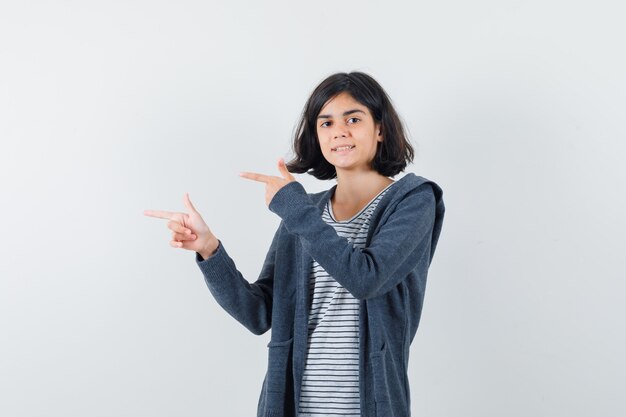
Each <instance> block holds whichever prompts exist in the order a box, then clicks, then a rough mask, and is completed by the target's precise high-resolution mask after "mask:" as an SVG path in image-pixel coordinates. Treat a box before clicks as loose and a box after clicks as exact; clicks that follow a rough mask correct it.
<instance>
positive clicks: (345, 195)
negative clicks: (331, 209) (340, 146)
mask: <svg viewBox="0 0 626 417" xmlns="http://www.w3.org/2000/svg"><path fill="white" fill-rule="evenodd" d="M392 182H393V180H392V179H390V178H388V177H385V176H384V175H381V174H379V173H378V172H376V171H360V172H355V171H340V170H338V171H337V188H336V189H335V193H334V195H333V203H337V204H343V205H353V204H360V203H362V202H363V201H365V200H370V199H371V198H372V197H373V196H374V195H376V194H378V193H379V192H380V191H382V190H383V189H384V188H385V187H386V186H388V185H389V184H391V183H392Z"/></svg>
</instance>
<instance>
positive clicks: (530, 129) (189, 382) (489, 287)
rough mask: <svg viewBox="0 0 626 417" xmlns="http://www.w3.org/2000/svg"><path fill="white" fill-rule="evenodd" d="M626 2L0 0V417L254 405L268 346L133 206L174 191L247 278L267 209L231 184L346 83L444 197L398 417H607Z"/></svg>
mask: <svg viewBox="0 0 626 417" xmlns="http://www.w3.org/2000/svg"><path fill="white" fill-rule="evenodd" d="M624 12H625V6H623V3H622V2H620V1H602V0H600V1H593V2H592V1H576V0H574V1H571V0H570V1H566V0H535V1H507V0H505V1H502V0H497V1H496V0H493V1H489V0H478V1H472V2H467V1H461V0H448V1H417V2H408V1H407V2H394V1H385V2H368V1H363V0H360V1H316V2H300V1H247V2H244V1H219V2H218V1H177V2H173V1H172V2H165V1H154V0H153V1H123V2H122V1H119V2H118V1H112V2H111V1H107V2H105V1H101V2H90V1H54V2H52V1H48V2H44V1H40V2H37V1H12V2H11V1H2V3H0V140H1V148H0V185H1V187H0V198H1V204H0V211H1V212H0V218H1V219H2V238H1V239H0V257H1V258H0V259H1V261H0V277H1V278H0V415H2V416H7V417H35V416H46V417H57V416H59V417H61V416H63V417H70V416H80V417H83V416H93V417H100V416H155V417H157V416H174V415H177V416H178V415H180V416H189V417H193V416H252V415H255V413H256V405H257V401H258V395H259V392H260V389H261V383H262V380H263V375H264V373H265V369H266V365H267V348H266V344H267V342H268V340H269V336H270V334H269V332H268V333H266V334H265V335H262V336H254V335H252V334H251V333H249V332H248V331H247V330H246V329H245V328H243V326H241V325H240V324H239V323H237V322H236V321H235V320H233V319H232V318H231V317H230V316H228V315H227V314H226V313H225V312H224V311H223V310H222V309H221V308H220V307H219V306H218V305H217V303H216V302H215V300H214V299H213V298H212V297H211V295H210V293H209V291H208V289H207V287H206V285H205V283H204V280H203V277H202V274H201V272H200V270H199V268H198V267H197V266H196V264H195V261H194V253H193V252H189V251H185V250H181V249H174V248H172V247H170V246H169V243H168V242H169V240H170V233H169V230H168V229H167V227H166V221H164V220H159V219H153V218H148V217H145V216H143V210H145V209H162V210H172V211H181V210H184V205H183V194H184V193H185V192H189V193H190V196H191V199H192V201H193V202H194V203H195V205H196V207H197V209H198V210H199V211H200V212H201V213H202V215H203V217H204V219H205V220H206V221H207V223H208V224H209V226H210V227H211V229H212V230H213V232H214V233H215V234H216V235H217V236H218V237H219V238H220V239H221V240H222V241H223V243H224V245H225V247H227V248H228V251H229V253H230V255H231V256H232V257H233V259H234V260H235V262H236V264H237V267H238V269H239V270H240V271H241V272H242V273H243V274H244V276H245V277H246V278H247V279H248V280H249V281H254V280H255V279H256V277H257V276H258V273H259V272H260V267H261V265H262V262H263V259H264V257H265V254H266V250H267V248H268V247H269V243H270V241H271V238H272V236H273V233H274V230H275V228H276V227H277V226H278V223H279V220H280V219H279V218H278V217H277V216H276V215H274V214H273V213H272V212H270V211H269V210H268V209H267V207H266V205H265V201H264V188H263V185H261V184H257V183H254V182H251V181H247V180H244V179H241V178H239V177H238V175H237V174H238V172H239V171H257V172H263V173H268V174H277V169H276V161H277V160H278V158H280V157H285V158H289V157H290V156H291V155H292V154H291V137H292V133H293V131H294V127H295V124H296V122H297V120H298V117H299V116H300V114H301V111H302V108H303V105H304V102H305V100H306V98H307V97H308V95H309V94H310V93H311V91H312V90H313V88H314V87H315V86H316V85H317V84H318V83H319V82H320V81H321V80H323V79H324V78H325V77H326V76H328V75H330V74H332V73H334V72H339V71H352V70H359V71H364V72H367V73H369V74H371V75H372V76H374V77H375V78H376V79H377V80H378V81H379V82H380V83H381V84H382V85H383V87H384V88H385V89H386V90H387V92H388V94H389V95H390V96H391V98H392V100H393V102H394V104H395V106H396V108H397V109H398V111H399V113H400V115H401V117H402V118H403V120H404V122H405V123H406V126H407V128H408V131H409V133H410V137H411V140H412V142H413V144H414V145H415V149H416V158H415V163H414V164H413V165H411V166H410V167H409V168H408V169H407V171H406V172H414V173H416V174H417V175H422V176H424V177H426V178H429V179H431V180H433V181H435V182H436V183H437V184H439V185H440V186H441V187H442V189H443V190H444V201H445V204H446V208H447V211H446V218H445V222H444V225H443V231H442V234H441V238H440V241H439V245H438V248H437V252H436V254H435V258H434V260H433V263H432V266H431V269H430V275H429V281H428V287H427V292H426V300H425V304H424V310H423V315H422V322H421V325H420V328H419V330H418V334H417V337H416V338H415V340H414V342H413V345H412V347H411V358H410V369H409V376H410V383H411V394H412V412H413V414H414V415H415V416H424V417H456V416H459V417H485V416H510V417H516V416H520V417H521V416H556V415H563V416H565V415H566V416H570V417H573V416H623V415H625V414H626V406H625V403H624V402H623V401H622V400H621V399H620V395H621V394H623V390H624V386H625V385H626V377H625V375H626V366H625V365H626V361H625V359H624V356H623V353H624V351H625V349H626V340H625V338H626V337H625V332H624V329H625V328H626V311H625V308H624V305H623V304H624V299H625V297H624V293H625V292H626V284H625V283H624V278H626V273H625V272H626V268H625V265H624V264H625V263H624V258H625V256H624V253H623V252H624V249H625V248H626V245H625V243H626V242H625V238H624V236H625V234H626V222H625V220H624V212H625V209H626V204H625V200H626V197H625V192H624V188H625V187H624V184H625V182H626V170H625V168H624V163H623V161H624V157H625V156H626V144H625V142H624V141H625V139H626V127H625V125H624V115H625V114H626V112H625V111H626V105H625V103H626V75H625V74H626V59H625V55H624V53H623V51H622V50H623V43H624V39H626V29H625V26H624V22H623V16H624ZM401 176H402V174H401V175H399V176H398V177H396V179H398V178H400V177H401ZM297 178H298V181H301V182H302V184H303V185H304V186H305V188H306V189H307V191H309V192H317V191H321V190H325V189H328V188H330V187H331V186H332V185H333V184H334V182H333V181H326V182H323V181H317V180H316V179H315V178H313V177H311V176H308V175H299V176H298V177H297Z"/></svg>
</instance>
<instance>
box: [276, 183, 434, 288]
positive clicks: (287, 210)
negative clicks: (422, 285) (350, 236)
mask: <svg viewBox="0 0 626 417" xmlns="http://www.w3.org/2000/svg"><path fill="white" fill-rule="evenodd" d="M435 204H436V202H435V195H434V192H433V189H432V187H431V186H430V185H429V184H428V183H424V184H422V185H420V186H419V187H417V188H416V189H414V190H412V191H411V192H409V193H408V194H407V195H406V196H404V197H403V199H402V200H401V201H400V202H399V203H398V204H397V206H396V207H395V208H394V212H393V213H392V214H391V216H390V217H389V218H388V220H387V221H386V222H385V224H384V225H382V227H381V228H380V230H379V231H378V233H377V234H376V235H374V236H373V238H372V240H371V242H370V245H369V246H368V247H366V248H355V247H354V246H353V245H352V244H351V243H349V242H348V241H347V239H345V238H343V237H340V236H339V235H337V232H336V231H335V229H334V228H333V227H332V226H330V225H329V224H326V222H324V220H322V218H321V216H320V213H319V209H318V208H317V207H316V206H315V205H314V204H313V203H312V202H311V200H310V198H309V196H308V195H307V193H306V191H305V190H304V188H303V187H302V185H301V184H300V183H298V182H291V183H289V184H287V185H285V186H284V187H283V188H281V189H280V190H279V191H278V192H277V193H276V195H275V196H274V198H273V199H272V201H271V203H270V206H269V208H270V210H271V211H273V212H275V213H276V214H278V215H279V216H280V217H281V218H282V219H283V222H284V224H285V228H286V229H287V230H288V231H289V232H290V233H294V234H296V235H298V236H299V237H300V239H301V242H302V245H303V247H304V248H305V250H306V251H307V252H308V253H309V254H310V255H311V256H312V257H313V258H314V259H315V260H316V261H317V262H318V263H319V264H320V265H321V266H322V267H323V268H324V269H325V270H326V271H327V272H328V273H329V274H330V275H331V276H332V277H333V278H334V279H335V280H336V281H337V282H339V283H340V284H341V285H342V286H343V287H344V288H346V289H347V290H348V291H349V292H350V293H351V294H352V295H353V296H354V297H355V298H357V299H367V298H371V297H376V296H378V295H381V294H384V293H385V292H387V291H389V290H390V289H391V288H393V287H395V286H396V285H397V284H398V283H399V282H400V281H402V280H403V279H404V278H406V276H407V275H408V274H409V272H410V271H412V270H413V269H415V267H416V266H417V265H418V263H420V262H426V266H428V265H429V263H430V257H431V240H432V232H433V227H434V223H435V208H436V207H435Z"/></svg>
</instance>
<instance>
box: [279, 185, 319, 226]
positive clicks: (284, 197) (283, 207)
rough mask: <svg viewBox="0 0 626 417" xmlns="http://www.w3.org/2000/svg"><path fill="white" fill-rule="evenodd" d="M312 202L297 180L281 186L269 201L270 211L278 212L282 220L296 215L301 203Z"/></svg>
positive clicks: (301, 205)
mask: <svg viewBox="0 0 626 417" xmlns="http://www.w3.org/2000/svg"><path fill="white" fill-rule="evenodd" d="M307 204H313V203H312V202H311V198H310V197H309V195H308V194H307V192H306V190H305V189H304V187H303V186H302V184H300V183H299V182H298V181H292V182H290V183H288V184H287V185H285V186H283V187H282V188H281V189H280V190H278V192H277V193H276V194H274V197H273V198H272V201H270V204H269V206H268V207H269V209H270V211H272V212H274V213H276V214H278V215H279V216H280V217H281V218H282V219H283V220H288V219H289V217H292V216H296V217H297V215H298V211H299V210H300V209H302V207H303V205H307Z"/></svg>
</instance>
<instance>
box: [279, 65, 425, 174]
mask: <svg viewBox="0 0 626 417" xmlns="http://www.w3.org/2000/svg"><path fill="white" fill-rule="evenodd" d="M342 92H346V93H348V94H350V95H351V96H352V97H353V98H354V99H355V100H356V101H358V102H359V103H361V104H362V105H364V106H365V107H367V108H368V109H369V111H370V113H372V116H373V118H374V120H375V122H376V123H380V124H381V131H382V135H383V140H382V142H379V143H378V145H377V149H376V156H375V157H374V160H373V161H372V168H373V169H374V170H376V171H378V172H379V173H380V174H382V175H384V176H387V177H393V176H395V175H396V174H398V173H400V172H402V171H404V169H405V168H406V166H407V164H408V163H410V162H412V161H413V155H414V152H413V147H412V146H411V144H410V143H409V141H408V139H407V137H406V135H405V133H404V128H403V126H402V122H401V121H400V118H399V117H398V113H396V110H395V109H394V108H393V105H392V104H391V100H390V99H389V96H387V93H386V92H385V90H383V88H382V87H381V86H380V84H378V82H376V80H374V79H373V78H372V77H370V76H369V75H367V74H364V73H362V72H351V73H345V72H341V73H337V74H333V75H331V76H329V77H328V78H326V79H325V80H324V81H322V82H321V83H320V84H319V85H318V86H317V87H316V88H315V90H314V91H313V93H312V94H311V96H310V97H309V99H308V100H307V102H306V104H305V105H304V110H303V112H302V117H301V119H300V122H299V123H298V127H297V129H296V131H295V135H294V141H293V151H294V153H295V155H296V156H295V157H294V159H292V160H291V161H289V162H287V163H286V166H287V169H288V170H289V171H290V172H294V173H298V174H301V173H303V172H306V173H308V174H311V175H313V176H315V177H316V178H317V179H320V180H329V179H332V178H336V177H337V171H336V170H335V167H334V166H333V165H332V164H330V163H329V162H328V161H326V159H325V158H324V155H322V150H321V148H320V144H319V139H318V137H317V129H316V124H317V116H318V115H319V113H320V111H321V110H322V107H324V105H325V104H326V103H327V102H328V100H330V99H332V98H333V97H335V96H337V95H338V94H340V93H342Z"/></svg>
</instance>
